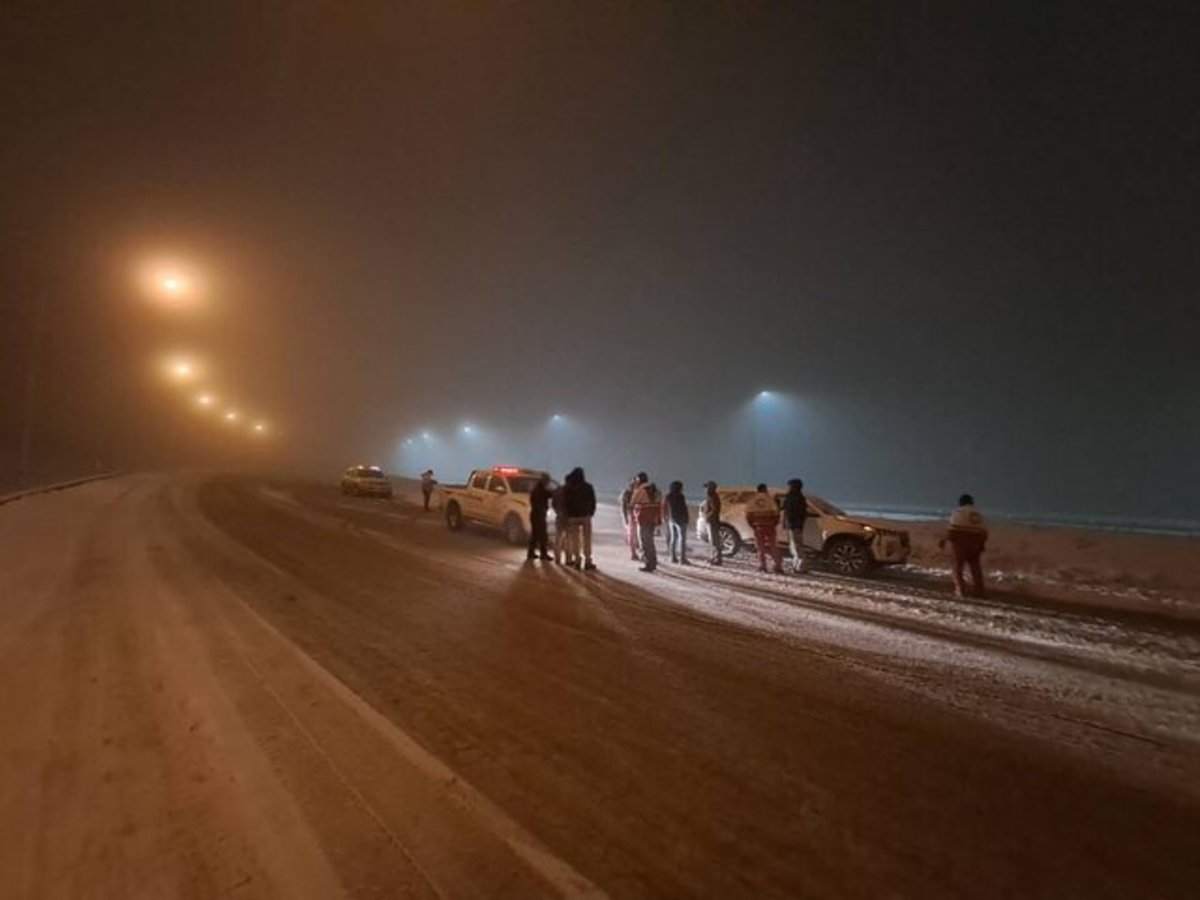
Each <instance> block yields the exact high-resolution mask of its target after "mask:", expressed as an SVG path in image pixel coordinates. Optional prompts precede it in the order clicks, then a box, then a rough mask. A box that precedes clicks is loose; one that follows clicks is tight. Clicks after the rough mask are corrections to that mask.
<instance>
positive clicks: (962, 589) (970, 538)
mask: <svg viewBox="0 0 1200 900" xmlns="http://www.w3.org/2000/svg"><path fill="white" fill-rule="evenodd" d="M987 539H988V530H987V523H986V522H984V520H983V514H982V513H981V512H980V511H979V510H978V509H976V508H975V498H974V497H972V496H971V495H970V494H963V495H962V496H961V497H959V498H958V509H956V510H954V512H952V513H951V514H950V527H949V528H947V529H946V535H945V537H943V538H942V539H941V540H940V541H938V547H945V546H946V542H947V541H949V543H950V547H951V548H952V550H953V551H954V594H955V596H956V597H962V596H963V594H965V593H966V584H965V583H964V580H963V569H964V568H966V567H970V569H971V581H972V583H973V585H974V588H975V591H974V593H975V596H976V597H982V596H984V589H983V564H982V562H981V561H980V556H981V555H982V554H983V549H984V547H985V546H986V545H987Z"/></svg>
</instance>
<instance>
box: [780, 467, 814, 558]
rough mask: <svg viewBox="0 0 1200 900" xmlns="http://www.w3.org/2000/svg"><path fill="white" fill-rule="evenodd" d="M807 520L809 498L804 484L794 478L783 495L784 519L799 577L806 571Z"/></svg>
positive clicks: (784, 526) (784, 528)
mask: <svg viewBox="0 0 1200 900" xmlns="http://www.w3.org/2000/svg"><path fill="white" fill-rule="evenodd" d="M807 518H808V498H807V497H805V496H804V482H803V481H801V480H800V479H799V478H793V479H791V480H790V481H788V489H787V493H786V494H784V495H783V515H782V519H783V530H784V531H786V532H787V536H788V544H789V545H790V549H791V551H792V571H793V572H794V573H796V574H797V575H799V574H800V573H801V572H803V571H804V520H805V519H807Z"/></svg>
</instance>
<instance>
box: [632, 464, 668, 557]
mask: <svg viewBox="0 0 1200 900" xmlns="http://www.w3.org/2000/svg"><path fill="white" fill-rule="evenodd" d="M637 480H638V486H637V488H636V489H635V490H634V492H633V497H632V499H631V500H630V501H629V505H630V508H631V510H632V512H633V521H634V522H635V523H636V524H637V530H638V542H639V543H640V544H641V548H642V568H641V570H640V571H642V572H653V571H655V570H656V569H657V568H658V549H657V548H656V547H655V546H654V532H655V531H656V530H657V529H658V526H659V525H661V524H662V506H663V498H662V494H661V493H660V492H659V490H658V486H657V485H655V484H654V483H653V482H652V481H650V478H649V476H648V475H646V473H645V472H638V476H637Z"/></svg>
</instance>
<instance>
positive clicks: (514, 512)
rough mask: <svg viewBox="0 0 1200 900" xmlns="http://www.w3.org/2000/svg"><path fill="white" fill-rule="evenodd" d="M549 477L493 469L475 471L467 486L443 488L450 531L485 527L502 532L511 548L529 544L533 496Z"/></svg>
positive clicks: (509, 468)
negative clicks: (538, 484)
mask: <svg viewBox="0 0 1200 900" xmlns="http://www.w3.org/2000/svg"><path fill="white" fill-rule="evenodd" d="M545 475H546V473H545V472H539V471H538V470H536V469H520V468H516V467H514V466H493V467H492V468H490V469H475V470H474V471H473V472H471V477H470V478H468V479H467V483H466V484H447V485H440V486H439V487H440V493H441V495H442V497H441V500H442V508H443V509H444V510H445V512H446V527H447V528H449V529H450V530H451V531H458V530H459V529H461V528H462V527H463V525H466V524H468V523H470V524H474V525H483V526H484V527H486V528H495V529H497V530H499V531H502V532H503V533H504V536H505V538H507V539H508V542H509V543H510V544H523V543H525V541H526V540H527V539H528V536H529V492H530V491H532V490H533V486H534V485H535V484H537V482H538V480H539V479H541V478H542V477H544V476H545ZM551 488H552V489H553V485H551Z"/></svg>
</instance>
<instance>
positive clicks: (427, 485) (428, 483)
mask: <svg viewBox="0 0 1200 900" xmlns="http://www.w3.org/2000/svg"><path fill="white" fill-rule="evenodd" d="M410 471H411V470H410ZM435 484H437V482H436V481H434V480H433V469H426V470H425V471H424V472H422V473H421V497H422V498H423V499H424V502H425V512H429V498H430V497H431V496H433V486H434V485H435Z"/></svg>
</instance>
